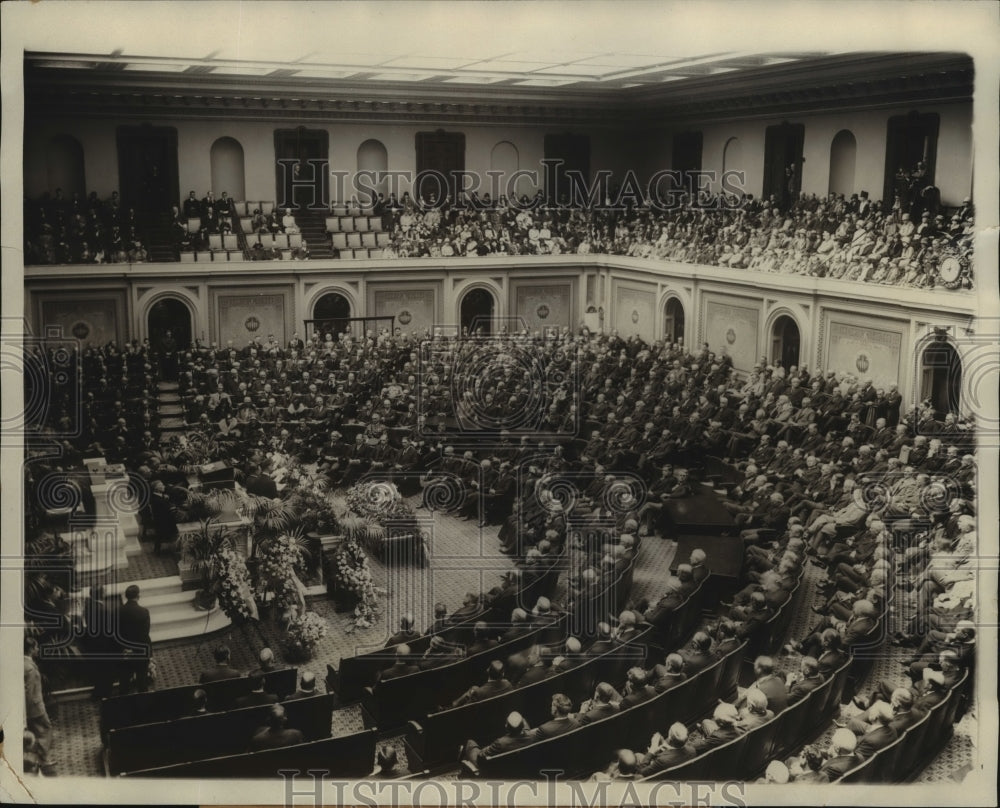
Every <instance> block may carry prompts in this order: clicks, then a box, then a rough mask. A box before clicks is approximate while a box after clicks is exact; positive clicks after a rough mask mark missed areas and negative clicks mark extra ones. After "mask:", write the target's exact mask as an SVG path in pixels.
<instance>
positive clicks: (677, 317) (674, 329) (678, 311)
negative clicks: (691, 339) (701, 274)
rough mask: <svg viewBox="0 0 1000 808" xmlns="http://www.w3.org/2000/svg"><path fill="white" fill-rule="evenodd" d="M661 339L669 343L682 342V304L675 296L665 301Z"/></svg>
mask: <svg viewBox="0 0 1000 808" xmlns="http://www.w3.org/2000/svg"><path fill="white" fill-rule="evenodd" d="M663 339H664V341H665V342H667V343H670V344H673V343H675V342H679V343H683V342H684V306H683V305H681V302H680V301H679V300H678V299H677V298H676V297H672V298H670V300H668V301H667V305H666V308H665V309H664V312H663Z"/></svg>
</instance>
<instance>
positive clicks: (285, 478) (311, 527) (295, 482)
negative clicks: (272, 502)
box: [270, 452, 337, 534]
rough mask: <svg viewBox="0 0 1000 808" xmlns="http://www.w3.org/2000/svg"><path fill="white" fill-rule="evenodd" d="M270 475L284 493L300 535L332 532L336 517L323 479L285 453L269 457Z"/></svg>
mask: <svg viewBox="0 0 1000 808" xmlns="http://www.w3.org/2000/svg"><path fill="white" fill-rule="evenodd" d="M270 460H271V470H270V476H271V477H272V478H273V479H274V481H275V482H276V483H277V484H278V485H279V486H283V487H284V489H285V491H286V492H287V497H286V501H287V502H288V503H289V504H290V505H291V506H292V508H293V509H294V511H295V514H296V517H297V520H298V526H299V529H300V530H301V531H302V532H303V533H319V534H326V533H335V532H336V531H337V515H336V506H335V499H334V496H333V493H332V492H331V491H330V486H329V482H328V480H327V478H326V477H325V476H324V475H322V474H320V473H319V471H318V470H316V469H315V467H312V468H310V467H309V466H305V465H303V464H302V463H300V462H299V461H298V460H297V459H296V458H294V457H292V456H291V455H289V454H287V453H285V452H272V453H271V455H270Z"/></svg>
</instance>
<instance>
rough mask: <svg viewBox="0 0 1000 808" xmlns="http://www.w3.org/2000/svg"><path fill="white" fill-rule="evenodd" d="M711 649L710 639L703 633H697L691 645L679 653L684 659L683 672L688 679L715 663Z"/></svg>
mask: <svg viewBox="0 0 1000 808" xmlns="http://www.w3.org/2000/svg"><path fill="white" fill-rule="evenodd" d="M711 649H712V638H711V637H709V636H708V635H707V634H706V633H705V632H704V631H699V632H697V633H696V634H695V635H694V637H692V638H691V644H690V645H689V646H688V647H687V648H685V649H683V650H682V651H681V656H682V657H683V658H684V670H685V671H686V672H687V675H688V676H689V677H690V676H694V675H696V674H697V673H700V672H701V671H703V670H704V669H705V668H707V667H708V666H709V665H711V664H713V663H714V662H715V661H716V657H715V655H714V654H713V653H712V650H711Z"/></svg>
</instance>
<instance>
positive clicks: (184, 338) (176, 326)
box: [146, 297, 192, 350]
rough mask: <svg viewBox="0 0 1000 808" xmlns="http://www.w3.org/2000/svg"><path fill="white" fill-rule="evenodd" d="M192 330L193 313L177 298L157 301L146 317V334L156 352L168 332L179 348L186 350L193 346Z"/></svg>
mask: <svg viewBox="0 0 1000 808" xmlns="http://www.w3.org/2000/svg"><path fill="white" fill-rule="evenodd" d="M191 330H192V326H191V312H190V310H189V309H188V307H187V306H186V305H185V304H184V302H183V301H181V300H178V299H177V298H176V297H165V298H163V299H161V300H157V301H156V302H155V303H154V304H153V305H152V307H151V308H150V309H149V314H148V315H147V316H146V333H147V334H148V335H149V343H150V345H152V346H153V349H154V350H159V348H160V346H161V344H162V343H163V338H164V337H165V336H166V333H167V332H168V331H169V332H170V333H171V336H173V339H174V343H175V344H176V346H177V348H178V349H180V350H186V349H187V347H188V346H189V345H190V344H191Z"/></svg>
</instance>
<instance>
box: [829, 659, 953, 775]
mask: <svg viewBox="0 0 1000 808" xmlns="http://www.w3.org/2000/svg"><path fill="white" fill-rule="evenodd" d="M968 677H969V671H968V670H966V671H965V672H964V673H963V674H962V678H961V679H959V680H958V682H956V683H955V685H954V687H952V688H951V690H950V691H949V692H948V695H947V696H946V697H945V698H944V699H943V700H942V701H941V702H940V703H939V704H935V705H934V706H933V707H932V708H931V709H930V711H929V712H928V713H927V714H926V715H925V716H924V717H923V718H921V719H920V720H919V721H918V722H917V723H916V724H914V725H913V726H912V727H910V728H909V729H907V730H906V732H904V733H903V734H902V735H900V736H899V737H898V738H897V739H896V740H895V741H893V742H892V743H891V744H889V745H888V746H887V747H885V748H884V749H880V750H879V751H877V752H876V753H875V754H874V755H872V756H871V757H870V758H868V759H867V760H865V761H864V762H863V763H861V764H860V765H858V766H855V767H854V768H853V769H851V770H850V771H848V772H846V773H845V774H844V775H843V776H842V777H840V778H839V779H838V780H835V781H834V782H835V783H845V784H852V783H901V782H905V781H907V780H910V779H912V778H913V776H914V775H915V774H916V773H917V772H919V771H920V770H922V769H923V767H924V766H925V765H926V764H927V763H928V761H930V760H931V759H933V758H934V757H936V756H937V754H938V753H939V752H940V751H941V750H942V749H943V748H944V747H945V745H946V744H947V743H948V741H949V740H951V736H952V734H953V733H954V724H955V722H956V720H958V716H959V710H960V707H961V703H962V698H963V693H964V690H965V687H966V684H967V680H968Z"/></svg>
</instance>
